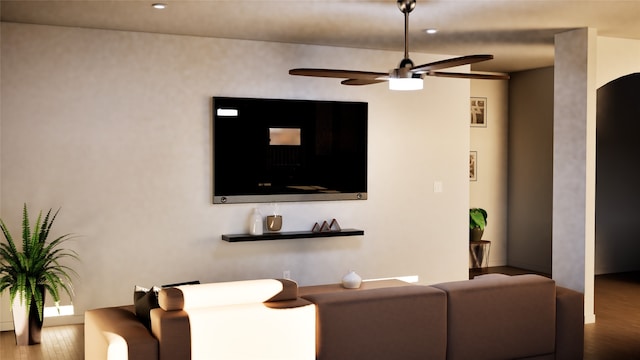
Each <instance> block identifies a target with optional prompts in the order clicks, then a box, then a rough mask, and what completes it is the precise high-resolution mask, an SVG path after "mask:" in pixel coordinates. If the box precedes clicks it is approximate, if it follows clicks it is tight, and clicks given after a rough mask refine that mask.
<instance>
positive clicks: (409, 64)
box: [389, 58, 422, 79]
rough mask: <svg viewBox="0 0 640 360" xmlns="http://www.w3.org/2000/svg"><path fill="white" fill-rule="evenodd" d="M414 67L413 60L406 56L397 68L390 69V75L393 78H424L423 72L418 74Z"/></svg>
mask: <svg viewBox="0 0 640 360" xmlns="http://www.w3.org/2000/svg"><path fill="white" fill-rule="evenodd" d="M412 68H413V61H411V59H409V58H404V59H402V61H401V62H400V65H398V68H397V69H392V70H390V71H389V77H390V78H392V79H408V78H416V79H419V78H422V75H421V74H416V73H414V72H413V71H411V69H412Z"/></svg>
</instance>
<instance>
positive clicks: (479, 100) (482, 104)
mask: <svg viewBox="0 0 640 360" xmlns="http://www.w3.org/2000/svg"><path fill="white" fill-rule="evenodd" d="M471 126H472V127H487V98H484V97H472V98H471Z"/></svg>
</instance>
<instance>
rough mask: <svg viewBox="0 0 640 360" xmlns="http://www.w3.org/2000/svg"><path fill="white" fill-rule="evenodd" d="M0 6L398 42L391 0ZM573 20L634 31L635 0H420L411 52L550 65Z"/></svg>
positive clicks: (80, 22)
mask: <svg viewBox="0 0 640 360" xmlns="http://www.w3.org/2000/svg"><path fill="white" fill-rule="evenodd" d="M154 2H163V3H166V4H167V5H168V7H167V8H166V9H164V10H155V9H153V8H152V7H151V4H152V3H154ZM0 11H1V17H2V21H5V22H19V23H30V24H48V25H60V26H77V27H87V28H98V29H114V30H127V31H143V32H154V33H166V34H180V35H195V36H207V37H221V38H233V39H251V40H262V41H275V42H286V43H301V44H318V45H334V46H343V47H354V48H371V49H383V50H395V51H398V62H399V61H400V60H401V59H402V55H403V47H404V40H403V36H404V19H403V16H404V15H403V14H402V13H401V12H400V11H399V10H398V8H397V6H396V1H395V0H384V1H381V0H379V1H372V0H341V1H338V0H245V1H238V0H198V1H191V0H168V1H162V0H155V1H154V0H150V1H144V0H129V1H127V0H108V1H100V0H73V1H59V0H44V1H33V0H15V1H12V0H1V8H0ZM581 27H592V28H596V29H597V30H598V35H600V36H609V37H619V38H628V39H638V40H640V0H418V3H417V6H416V8H415V10H414V11H413V12H412V13H411V15H410V18H409V28H410V29H409V52H410V54H411V53H414V52H420V53H432V54H450V55H470V54H493V55H494V56H495V59H494V60H491V61H487V62H483V63H478V64H476V65H474V66H473V67H472V68H473V69H474V70H478V71H499V72H512V71H519V70H525V69H532V68H539V67H545V66H550V65H552V64H553V37H554V34H556V33H559V32H563V31H567V30H571V29H576V28H581ZM427 28H437V29H438V30H439V32H438V33H437V34H436V35H427V34H425V33H424V32H423V30H424V29H427ZM639 61H640V59H639ZM298 65H299V64H298ZM396 66H397V64H389V69H391V68H394V67H396ZM389 69H360V68H358V67H357V66H354V67H353V68H350V69H349V70H366V71H383V72H384V71H388V70H389Z"/></svg>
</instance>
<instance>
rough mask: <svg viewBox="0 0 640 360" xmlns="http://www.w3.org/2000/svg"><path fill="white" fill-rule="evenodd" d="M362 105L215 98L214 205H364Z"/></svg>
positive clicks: (365, 113) (364, 120)
mask: <svg viewBox="0 0 640 360" xmlns="http://www.w3.org/2000/svg"><path fill="white" fill-rule="evenodd" d="M367 116H368V105H367V103H365V102H343V101H318V100H282V99H251V98H231V97H214V98H213V193H214V196H213V202H214V203H216V204H225V203H248V202H276V201H311V200H363V199H366V198H367Z"/></svg>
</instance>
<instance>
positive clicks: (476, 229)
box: [469, 208, 487, 241]
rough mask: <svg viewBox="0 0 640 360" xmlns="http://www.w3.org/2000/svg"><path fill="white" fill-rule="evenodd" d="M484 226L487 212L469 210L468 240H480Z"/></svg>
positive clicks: (477, 209)
mask: <svg viewBox="0 0 640 360" xmlns="http://www.w3.org/2000/svg"><path fill="white" fill-rule="evenodd" d="M485 226H487V211H486V210H485V209H482V208H471V209H469V240H470V241H479V240H481V239H482V234H483V233H484V228H485Z"/></svg>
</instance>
